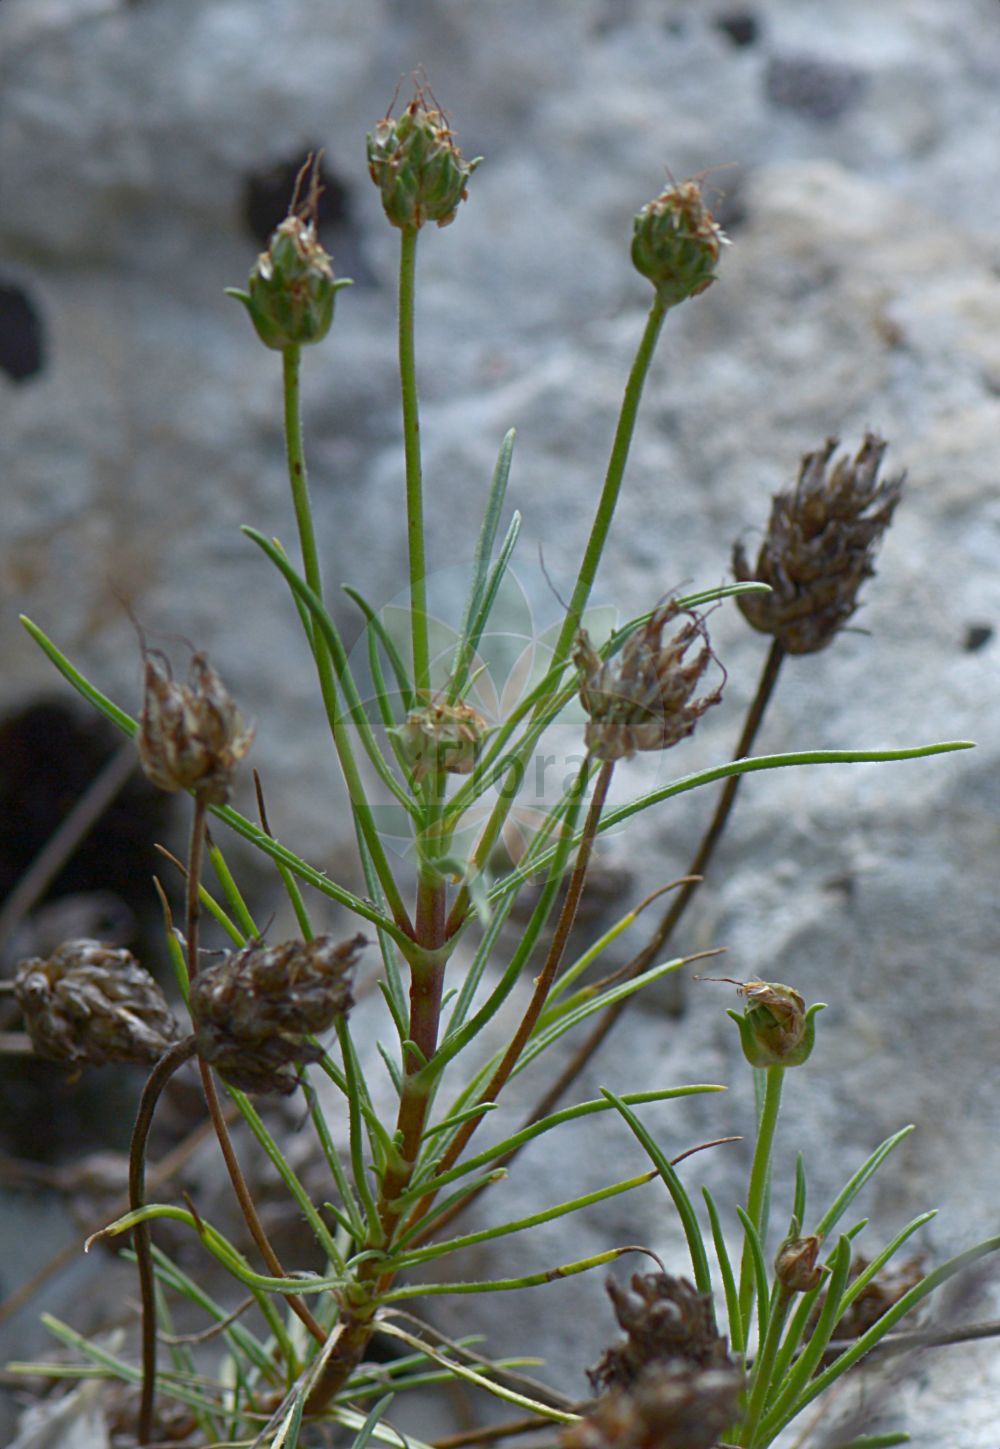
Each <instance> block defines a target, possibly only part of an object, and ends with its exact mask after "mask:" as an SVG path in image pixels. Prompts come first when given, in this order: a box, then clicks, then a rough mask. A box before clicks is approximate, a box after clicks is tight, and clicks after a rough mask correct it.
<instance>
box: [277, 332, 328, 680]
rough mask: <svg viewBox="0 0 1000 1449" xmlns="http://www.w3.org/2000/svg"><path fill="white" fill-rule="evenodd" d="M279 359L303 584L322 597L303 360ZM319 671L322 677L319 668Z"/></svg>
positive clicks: (293, 352) (293, 355)
mask: <svg viewBox="0 0 1000 1449" xmlns="http://www.w3.org/2000/svg"><path fill="white" fill-rule="evenodd" d="M281 362H282V381H283V383H284V399H285V455H286V458H287V460H288V481H289V483H290V484H291V488H292V507H293V508H294V509H295V522H296V525H297V527H298V530H299V547H300V548H301V550H302V568H303V572H304V574H305V580H306V583H307V584H308V585H309V587H310V588H311V589H312V591H313V593H314V594H316V595H317V596H318V597H319V598H322V597H323V575H322V571H321V569H320V565H319V549H318V547H317V544H316V529H315V526H314V524H313V513H312V503H311V502H310V499H309V479H308V476H307V474H306V458H305V448H304V447H303V443H302V413H301V406H300V381H299V379H300V372H301V363H302V349H301V347H286V348H285V349H284V351H283V352H282V354H281ZM317 665H318V661H317ZM326 665H327V668H328V667H329V658H327V659H326ZM320 673H321V676H322V673H323V671H322V669H321V670H320Z"/></svg>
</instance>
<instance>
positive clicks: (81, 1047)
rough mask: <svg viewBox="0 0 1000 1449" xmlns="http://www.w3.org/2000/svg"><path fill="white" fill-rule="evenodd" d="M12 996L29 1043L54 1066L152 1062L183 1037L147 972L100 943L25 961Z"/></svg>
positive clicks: (72, 944)
mask: <svg viewBox="0 0 1000 1449" xmlns="http://www.w3.org/2000/svg"><path fill="white" fill-rule="evenodd" d="M14 995H15V997H16V999H17V1002H18V1005H19V1006H20V1008H21V1010H22V1011H23V1013H24V1025H25V1029H26V1030H27V1032H28V1035H29V1036H30V1038H31V1044H32V1046H33V1047H34V1049H35V1051H36V1052H37V1053H38V1055H39V1056H40V1057H49V1058H50V1059H51V1060H53V1061H62V1062H79V1063H81V1064H83V1063H88V1064H89V1065H91V1066H96V1067H99V1066H103V1065H104V1064H105V1062H143V1063H146V1064H151V1063H153V1062H155V1061H157V1060H158V1058H159V1057H160V1056H162V1054H163V1053H164V1052H165V1051H166V1050H167V1048H168V1047H169V1046H170V1044H171V1042H173V1041H176V1039H177V1036H178V1030H177V1023H176V1022H175V1021H174V1018H173V1016H172V1015H171V1013H170V1009H169V1007H168V1006H167V1003H166V1000H165V998H164V995H163V992H162V991H161V990H160V988H159V986H157V984H156V982H155V981H154V980H153V978H152V976H150V974H149V972H148V971H146V970H145V969H144V968H143V967H142V966H140V965H139V963H138V961H136V959H135V957H134V956H133V955H132V953H131V952H130V951H125V950H116V949H113V948H112V947H109V946H103V945H101V943H100V942H99V941H87V940H81V941H66V942H65V943H64V944H63V945H62V946H60V947H59V949H58V950H57V951H55V952H54V953H53V954H52V955H51V956H50V957H49V958H48V960H47V961H43V960H41V959H40V958H38V957H33V958H32V959H30V960H27V961H22V962H21V964H20V966H19V967H18V968H17V976H16V978H15V982H14Z"/></svg>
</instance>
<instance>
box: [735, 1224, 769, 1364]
mask: <svg viewBox="0 0 1000 1449" xmlns="http://www.w3.org/2000/svg"><path fill="white" fill-rule="evenodd" d="M736 1212H737V1214H738V1216H739V1220H740V1222H741V1223H742V1224H743V1235H744V1239H745V1241H746V1245H747V1247H748V1248H749V1249H750V1266H751V1267H752V1269H753V1285H754V1297H755V1299H756V1300H757V1342H758V1344H763V1342H764V1340H765V1338H766V1337H767V1314H768V1307H769V1301H768V1291H767V1265H766V1263H765V1262H764V1246H763V1244H762V1243H761V1240H760V1233H758V1231H757V1229H756V1228H755V1227H754V1225H753V1223H752V1222H751V1220H750V1218H749V1217H748V1216H747V1214H746V1212H745V1211H744V1210H743V1208H741V1207H737V1209H736ZM743 1337H744V1342H746V1343H749V1341H750V1322H749V1315H747V1321H746V1322H745V1323H744V1324H743Z"/></svg>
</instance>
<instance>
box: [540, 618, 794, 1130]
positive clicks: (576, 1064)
mask: <svg viewBox="0 0 1000 1449" xmlns="http://www.w3.org/2000/svg"><path fill="white" fill-rule="evenodd" d="M784 658H785V650H784V648H783V646H782V645H781V644H779V643H778V641H777V639H775V640H774V642H773V643H772V645H771V648H770V650H769V651H768V655H767V659H766V661H765V663H764V668H763V671H762V672H761V676H760V679H759V681H758V684H757V692H756V694H755V695H754V698H753V701H752V703H751V705H750V708H749V710H748V711H747V715H746V719H745V720H744V722H743V729H742V731H741V733H740V738H739V740H738V742H737V745H736V749H735V751H734V753H733V759H734V760H741V759H744V758H745V757H746V756H747V755H749V753H750V751H751V749H752V747H753V742H754V740H755V739H756V737H757V732H758V730H759V729H760V726H761V723H762V721H763V718H764V713H765V711H766V709H767V706H768V703H769V702H770V699H771V696H772V694H773V693H774V687H775V685H776V683H777V680H778V674H779V672H780V669H781V665H782V661H783V660H784ZM742 779H743V776H742V775H730V776H729V777H728V778H727V779H726V781H725V783H724V784H723V787H722V789H721V791H720V792H719V798H718V801H717V802H716V806H715V811H714V812H713V815H712V818H711V820H710V821H709V824H708V828H707V829H706V831H705V834H704V835H703V836H702V840H701V844H700V845H699V846H698V849H697V850H696V851H695V854H694V856H693V857H692V860H691V863H690V865H689V866H688V868H687V871H686V872H685V874H686V875H688V876H691V877H693V879H691V880H688V881H687V882H685V884H684V885H683V886H682V887H681V889H680V890H679V891H678V892H677V894H676V895H675V896H674V897H673V898H672V899H671V902H670V906H669V908H668V909H667V910H666V911H665V912H664V914H663V916H662V918H661V920H660V922H659V924H658V925H657V927H656V930H655V931H654V932H653V934H652V935H651V936H650V938H649V941H648V942H647V943H646V945H645V946H644V947H643V948H642V950H641V951H639V952H638V953H637V954H636V955H635V956H634V957H633V958H632V960H631V961H630V962H629V963H628V965H627V966H624V967H623V968H622V969H621V971H620V973H618V979H619V980H621V981H631V980H632V979H633V978H634V977H636V976H640V975H641V974H642V973H643V971H647V970H648V969H649V967H650V966H652V965H653V963H654V962H655V960H656V958H657V956H659V955H660V953H661V952H662V950H663V947H664V946H665V945H666V943H667V941H668V940H669V939H670V937H671V936H672V935H673V933H674V929H675V927H676V926H677V924H678V923H679V921H680V919H681V917H682V916H683V914H684V912H685V911H686V910H687V908H688V906H689V905H690V903H691V900H692V899H693V897H694V895H695V892H696V891H697V889H698V887H699V885H701V883H702V880H703V879H704V877H705V872H706V871H707V870H708V866H709V862H710V861H711V859H712V856H713V855H714V854H715V848H716V846H717V845H718V843H719V841H720V840H721V839H722V836H723V833H724V832H725V828H726V825H727V824H728V821H729V816H730V814H731V812H732V809H733V805H734V804H735V802H736V795H737V791H738V790H739V787H740V782H741V781H742ZM632 1000H633V997H631V996H626V997H623V998H622V999H621V1000H620V1001H617V1002H615V1004H614V1005H613V1006H610V1007H608V1009H607V1011H606V1012H604V1014H603V1015H602V1016H601V1019H600V1021H599V1022H598V1023H597V1025H596V1026H595V1027H594V1028H593V1030H592V1031H591V1032H590V1034H589V1035H588V1037H587V1038H586V1040H585V1041H584V1042H583V1043H582V1044H581V1045H580V1046H579V1047H578V1048H577V1050H576V1052H575V1053H574V1055H573V1057H572V1058H571V1059H570V1061H569V1062H568V1063H567V1064H566V1066H565V1067H564V1068H563V1070H562V1072H561V1073H560V1074H559V1076H558V1077H557V1078H556V1080H555V1081H554V1082H553V1083H552V1085H551V1086H550V1087H549V1088H548V1090H547V1091H546V1093H545V1095H544V1096H543V1097H541V1098H540V1099H539V1100H538V1102H536V1103H535V1106H534V1107H533V1108H532V1110H531V1114H530V1116H528V1117H527V1118H526V1119H525V1124H524V1125H525V1126H527V1125H528V1124H529V1123H531V1122H537V1121H538V1120H539V1118H541V1117H547V1116H548V1115H549V1113H550V1112H552V1111H553V1110H554V1108H555V1107H556V1106H557V1104H558V1103H559V1102H560V1101H561V1100H562V1098H563V1096H564V1095H565V1093H566V1092H567V1091H568V1089H569V1088H570V1087H571V1086H572V1084H573V1083H574V1082H575V1081H576V1079H577V1077H578V1076H579V1075H580V1073H581V1071H582V1070H583V1069H584V1067H585V1066H586V1065H587V1063H588V1062H589V1061H591V1060H592V1058H593V1056H594V1053H595V1052H596V1051H597V1049H598V1047H599V1046H600V1045H601V1043H602V1042H603V1041H604V1039H605V1037H607V1036H608V1035H609V1034H610V1032H611V1031H612V1029H613V1028H614V1026H615V1023H616V1022H617V1021H618V1020H619V1018H620V1017H621V1015H622V1012H623V1011H625V1009H626V1007H627V1006H628V1005H629V1004H630V1002H631V1001H632Z"/></svg>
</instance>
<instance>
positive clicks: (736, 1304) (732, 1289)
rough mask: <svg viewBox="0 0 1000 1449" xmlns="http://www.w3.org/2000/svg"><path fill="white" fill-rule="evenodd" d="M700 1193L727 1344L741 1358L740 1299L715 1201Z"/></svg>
mask: <svg viewBox="0 0 1000 1449" xmlns="http://www.w3.org/2000/svg"><path fill="white" fill-rule="evenodd" d="M701 1192H702V1196H703V1197H704V1199H705V1206H706V1207H707V1208H708V1220H709V1222H710V1223H711V1225H712V1242H713V1243H714V1244H715V1258H716V1261H717V1263H718V1265H719V1272H720V1273H721V1275H722V1287H723V1292H724V1293H725V1296H726V1317H727V1319H728V1324H729V1342H730V1344H731V1346H732V1350H733V1353H734V1354H735V1355H736V1356H737V1358H741V1357H742V1356H743V1354H744V1353H745V1352H746V1341H745V1339H744V1337H743V1320H742V1319H741V1317H740V1299H739V1293H738V1291H737V1288H736V1277H735V1274H734V1273H733V1265H732V1261H731V1259H730V1257H729V1250H728V1249H727V1247H726V1239H725V1237H724V1235H723V1232H722V1224H721V1222H720V1220H719V1210H718V1208H717V1207H716V1205H715V1199H714V1198H713V1197H712V1194H711V1193H710V1192H709V1190H708V1188H707V1187H703V1188H702V1190H701Z"/></svg>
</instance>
